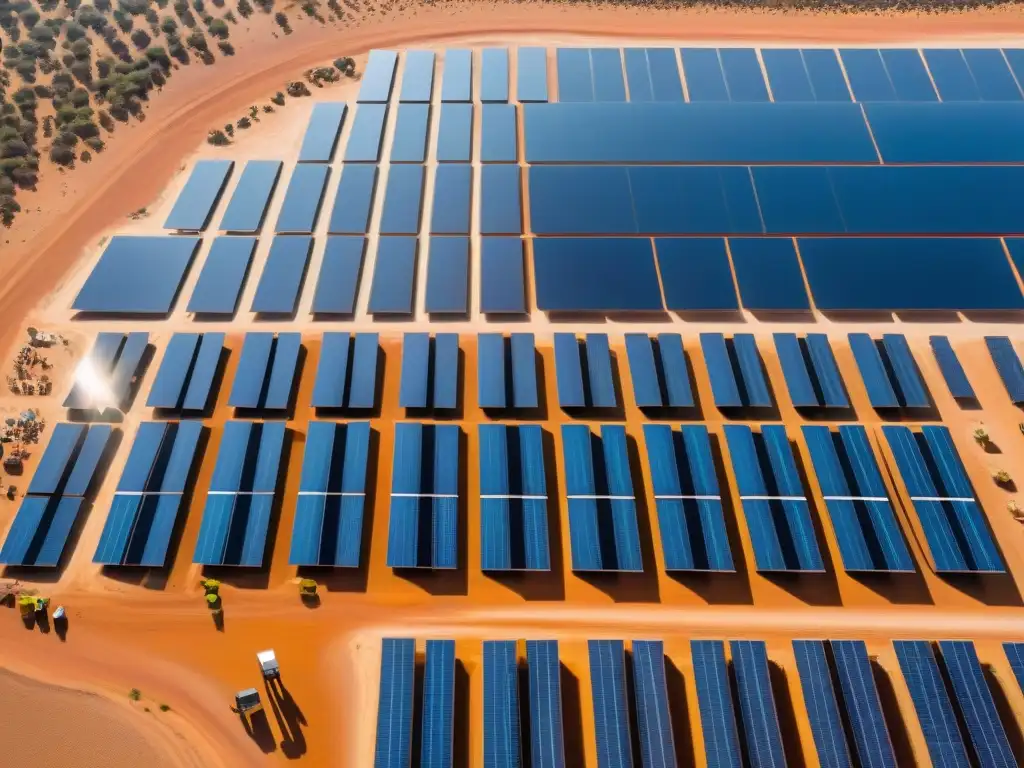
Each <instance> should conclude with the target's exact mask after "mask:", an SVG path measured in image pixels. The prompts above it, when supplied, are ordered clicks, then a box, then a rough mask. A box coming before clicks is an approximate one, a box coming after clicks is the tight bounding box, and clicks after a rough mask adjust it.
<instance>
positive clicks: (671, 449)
mask: <svg viewBox="0 0 1024 768" xmlns="http://www.w3.org/2000/svg"><path fill="white" fill-rule="evenodd" d="M644 443H645V444H646V446H647V461H648V463H649V465H650V468H651V481H652V485H653V491H654V503H655V506H656V508H657V512H658V528H659V530H660V533H661V545H662V551H663V555H664V558H665V569H666V570H669V571H733V570H734V569H735V568H734V565H733V560H732V553H731V551H730V548H729V539H728V535H727V534H726V529H725V516H724V514H723V511H722V497H721V493H720V491H719V487H718V478H717V477H716V475H715V467H714V460H713V458H712V454H711V444H710V441H709V437H708V431H707V428H706V427H704V426H703V425H692V426H683V427H682V428H681V431H680V432H679V433H675V432H673V430H672V428H671V427H670V426H669V425H667V424H645V425H644Z"/></svg>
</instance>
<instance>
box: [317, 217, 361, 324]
mask: <svg viewBox="0 0 1024 768" xmlns="http://www.w3.org/2000/svg"><path fill="white" fill-rule="evenodd" d="M365 250H366V238H364V237H345V236H338V235H332V236H330V237H328V238H327V246H326V247H325V248H324V257H323V261H322V262H321V264H320V277H319V278H318V279H317V282H316V293H314V294H313V314H315V315H316V314H329V315H330V314H337V315H351V314H353V313H354V312H355V311H356V293H357V291H358V290H359V278H360V275H361V273H362V269H363V252H364V251H365Z"/></svg>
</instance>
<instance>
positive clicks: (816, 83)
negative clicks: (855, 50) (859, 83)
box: [800, 48, 852, 101]
mask: <svg viewBox="0 0 1024 768" xmlns="http://www.w3.org/2000/svg"><path fill="white" fill-rule="evenodd" d="M800 55H801V56H803V58H804V66H806V67H807V75H808V76H809V77H810V79H811V88H812V89H813V90H814V100H815V101H852V97H851V95H850V88H849V86H848V85H847V84H846V78H845V77H844V76H843V70H842V67H840V65H839V57H838V55H837V54H836V52H835V50H833V49H832V48H804V49H802V50H801V51H800Z"/></svg>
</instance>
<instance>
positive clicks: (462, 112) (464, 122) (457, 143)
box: [436, 98, 473, 163]
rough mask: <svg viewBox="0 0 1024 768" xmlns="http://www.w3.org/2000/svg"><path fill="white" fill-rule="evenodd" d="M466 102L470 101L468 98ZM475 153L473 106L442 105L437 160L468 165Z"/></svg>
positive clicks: (438, 130)
mask: <svg viewBox="0 0 1024 768" xmlns="http://www.w3.org/2000/svg"><path fill="white" fill-rule="evenodd" d="M466 101H469V99H468V98H467V99H466ZM472 153H473V105H472V104H451V103H448V104H442V105H441V121H440V124H439V126H438V129H437V149H436V154H437V160H438V162H441V163H468V162H469V161H470V160H472V159H473V158H472Z"/></svg>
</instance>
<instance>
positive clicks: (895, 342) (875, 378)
mask: <svg viewBox="0 0 1024 768" xmlns="http://www.w3.org/2000/svg"><path fill="white" fill-rule="evenodd" d="M849 338H850V349H852V350H853V357H854V359H855V360H856V361H857V367H858V368H859V369H860V375H861V377H862V378H863V380H864V388H865V389H866V390H867V392H868V399H869V400H870V401H871V405H872V406H873V407H875V408H877V409H884V408H928V407H930V405H931V401H930V400H929V397H928V391H927V389H926V388H925V385H924V382H923V381H922V379H921V373H920V371H919V370H918V368H917V363H916V362H915V361H914V355H913V353H911V351H910V346H909V345H908V344H907V338H906V336H904V335H903V334H899V333H887V334H885V335H884V336H882V340H881V342H880V343H879V342H876V341H875V340H874V339H872V338H871V337H870V336H869V335H868V334H866V333H851V334H850V337H849Z"/></svg>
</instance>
